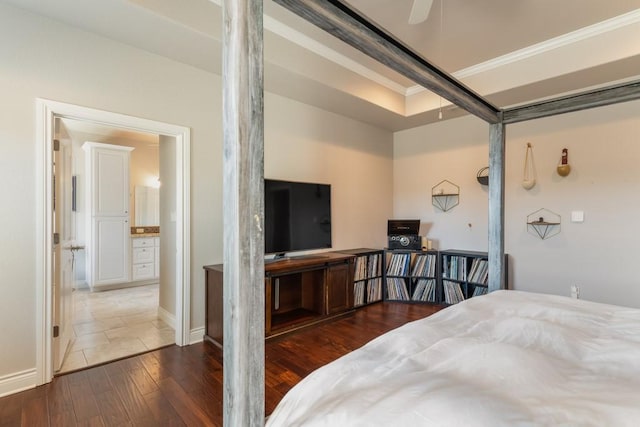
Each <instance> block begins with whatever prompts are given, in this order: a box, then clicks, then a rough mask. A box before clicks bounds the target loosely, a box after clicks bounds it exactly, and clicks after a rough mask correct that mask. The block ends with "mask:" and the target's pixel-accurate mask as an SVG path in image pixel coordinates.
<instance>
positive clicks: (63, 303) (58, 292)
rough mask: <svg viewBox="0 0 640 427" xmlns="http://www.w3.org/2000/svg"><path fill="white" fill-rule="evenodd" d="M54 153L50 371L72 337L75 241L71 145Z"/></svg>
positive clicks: (57, 367)
mask: <svg viewBox="0 0 640 427" xmlns="http://www.w3.org/2000/svg"><path fill="white" fill-rule="evenodd" d="M54 145H56V146H57V147H56V148H58V149H57V150H55V151H54V155H53V158H54V166H53V185H54V202H53V224H54V233H56V234H55V236H56V237H55V238H54V248H53V322H54V323H53V324H54V334H53V337H54V338H53V370H54V371H58V370H60V367H61V366H62V362H63V360H64V355H65V353H66V351H67V347H68V346H69V343H70V342H71V338H72V337H73V317H72V316H73V298H72V292H73V284H74V252H73V251H74V250H75V247H74V238H75V229H74V224H73V213H72V197H73V188H72V183H71V176H72V172H71V165H72V163H71V162H72V157H71V144H70V143H69V141H60V142H58V143H56V144H54Z"/></svg>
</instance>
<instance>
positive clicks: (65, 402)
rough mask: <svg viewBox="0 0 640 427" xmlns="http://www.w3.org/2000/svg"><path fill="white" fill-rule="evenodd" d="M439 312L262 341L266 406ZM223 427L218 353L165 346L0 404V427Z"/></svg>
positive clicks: (372, 318) (381, 312) (368, 316)
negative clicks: (370, 345) (328, 368)
mask: <svg viewBox="0 0 640 427" xmlns="http://www.w3.org/2000/svg"><path fill="white" fill-rule="evenodd" d="M440 308H441V307H439V306H432V305H422V304H402V303H389V302H385V303H378V304H374V305H371V306H368V307H365V308H361V309H358V310H357V311H356V312H355V313H353V314H352V315H348V316H345V317H342V318H340V319H338V320H335V321H333V322H330V323H324V324H320V325H317V326H314V327H311V328H307V329H303V330H300V331H297V332H295V333H292V334H290V335H286V336H281V337H277V338H273V339H270V340H269V341H267V343H266V348H265V352H266V363H265V385H266V387H265V391H266V393H265V409H266V413H267V414H270V413H271V412H272V411H273V409H274V408H275V406H276V405H277V404H278V402H279V401H280V399H281V398H282V396H284V394H285V393H286V392H287V391H288V390H289V389H291V387H293V386H294V385H295V384H297V383H298V382H299V381H300V380H301V379H302V378H304V377H305V376H306V375H308V374H309V373H310V372H311V371H313V370H315V369H317V368H318V367H320V366H322V365H325V364H327V363H329V362H331V361H333V360H335V359H337V358H338V357H340V356H342V355H344V354H346V353H349V352H350V351H352V350H354V349H356V348H358V347H361V346H362V345H363V344H365V343H366V342H368V341H370V340H371V339H373V338H375V337H377V336H379V335H381V334H383V333H385V332H387V331H389V330H391V329H393V328H396V327H398V326H400V325H402V324H404V323H406V322H408V321H411V320H415V319H420V318H423V317H426V316H428V315H430V314H432V313H434V312H436V311H438V310H439V309H440ZM20 425H22V426H65V427H68V426H115V425H118V426H146V425H148V426H158V425H167V426H174V425H175V426H183V425H187V426H200V425H202V426H221V425H222V351H221V350H220V349H218V348H217V347H215V346H214V345H212V344H210V343H207V342H205V343H198V344H194V345H190V346H187V347H177V346H171V347H165V348H163V349H160V350H155V351H152V352H149V353H145V354H142V355H139V356H134V357H131V358H128V359H123V360H119V361H116V362H112V363H108V364H105V365H102V366H97V367H93V368H88V369H86V370H83V371H78V372H74V373H70V374H65V375H61V376H58V377H56V378H54V380H53V381H52V382H51V383H50V384H46V385H44V386H40V387H37V388H35V389H32V390H28V391H24V392H21V393H16V394H13V395H11V396H7V397H4V398H2V399H0V426H20Z"/></svg>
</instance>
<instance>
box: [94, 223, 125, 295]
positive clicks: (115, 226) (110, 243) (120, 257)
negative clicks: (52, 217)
mask: <svg viewBox="0 0 640 427" xmlns="http://www.w3.org/2000/svg"><path fill="white" fill-rule="evenodd" d="M129 235H130V229H129V218H128V217H95V218H94V219H93V239H92V241H93V250H94V256H95V258H94V264H93V265H94V276H93V285H94V286H100V285H108V284H115V283H125V282H128V281H129V265H130V263H129Z"/></svg>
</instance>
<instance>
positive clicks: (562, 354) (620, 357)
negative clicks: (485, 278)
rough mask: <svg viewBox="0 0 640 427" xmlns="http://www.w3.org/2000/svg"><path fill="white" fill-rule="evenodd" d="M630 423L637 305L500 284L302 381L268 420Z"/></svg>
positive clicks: (638, 363)
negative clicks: (499, 288)
mask: <svg viewBox="0 0 640 427" xmlns="http://www.w3.org/2000/svg"><path fill="white" fill-rule="evenodd" d="M534 425H535V426H539V425H550V426H551V425H553V426H559V425H562V426H638V425H640V310H638V309H632V308H625V307H619V306H613V305H606V304H598V303H592V302H587V301H582V300H575V299H570V298H566V297H560V296H552V295H543V294H534V293H526V292H519V291H496V292H492V293H491V294H489V295H485V296H481V297H475V298H471V299H469V300H466V301H464V302H462V303H460V304H456V305H454V306H451V307H448V308H446V309H444V310H441V311H440V312H438V313H436V314H434V315H432V316H430V317H428V318H425V319H422V320H418V321H415V322H411V323H408V324H406V325H404V326H402V327H400V328H398V329H395V330H393V331H390V332H388V333H387V334H385V335H382V336H380V337H378V338H377V339H375V340H373V341H371V342H369V343H368V344H366V345H365V346H363V347H362V348H360V349H358V350H356V351H354V352H352V353H350V354H348V355H346V356H344V357H342V358H340V359H338V360H336V361H335V362H333V363H330V364H328V365H326V366H324V367H322V368H320V369H318V370H316V371H315V372H313V373H312V374H311V375H309V376H308V377H306V378H305V379H304V380H302V381H301V382H300V383H299V384H298V385H296V386H295V387H294V388H293V389H292V390H291V391H290V392H289V393H288V394H287V395H286V396H285V397H284V398H283V400H282V401H281V402H280V404H279V405H278V407H277V408H276V409H275V411H274V412H273V414H272V415H271V416H270V417H269V419H268V421H267V426H269V427H276V426H287V427H292V426H332V427H335V426H534Z"/></svg>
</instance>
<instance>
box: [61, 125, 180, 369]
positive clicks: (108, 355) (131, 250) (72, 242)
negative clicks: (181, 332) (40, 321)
mask: <svg viewBox="0 0 640 427" xmlns="http://www.w3.org/2000/svg"><path fill="white" fill-rule="evenodd" d="M54 134H55V137H56V141H58V142H57V145H54V159H55V161H54V172H55V174H54V176H55V179H54V181H55V183H56V191H55V192H54V194H55V195H59V196H56V197H55V198H54V227H57V228H59V229H60V232H59V233H58V234H60V235H61V244H60V245H56V246H54V247H55V248H58V250H57V251H54V254H55V255H57V254H58V253H62V254H66V255H69V253H70V258H71V259H72V262H71V263H70V264H71V265H72V266H73V267H74V268H73V270H74V271H73V273H74V276H73V278H74V280H72V282H73V283H65V282H64V280H61V279H64V278H65V277H67V276H68V275H69V274H67V275H60V274H58V270H60V272H61V273H64V271H65V269H64V267H65V265H66V264H61V263H60V262H57V259H58V258H56V257H55V256H54V264H53V273H54V275H53V276H54V294H56V295H57V294H61V295H63V296H66V295H71V297H70V298H68V297H67V298H66V301H65V300H63V301H58V300H56V299H55V298H54V310H53V312H54V324H55V325H59V326H60V327H59V328H58V329H59V338H56V337H54V367H53V368H54V372H55V373H56V374H60V373H66V372H70V371H73V370H77V369H82V368H86V367H89V366H94V365H97V364H100V363H104V362H108V361H111V360H116V359H120V358H122V357H127V356H130V355H134V354H139V353H141V352H145V351H149V350H154V349H157V348H159V347H162V346H165V345H170V344H174V343H175V331H174V325H175V321H173V315H171V314H170V313H174V312H175V310H174V307H172V306H168V304H169V303H172V302H173V300H174V297H173V295H174V294H175V290H174V289H173V286H172V285H173V281H168V280H166V278H165V277H163V278H161V277H160V270H163V274H165V275H166V274H170V272H171V271H175V269H174V266H169V265H166V266H165V267H164V268H162V269H161V268H160V260H161V258H164V262H165V263H166V262H168V263H170V264H174V263H175V260H172V259H168V260H167V258H169V257H165V256H163V257H161V256H160V240H161V236H162V233H160V231H161V230H162V231H166V232H168V233H171V227H170V226H167V227H166V229H164V228H163V227H160V217H161V215H160V214H161V212H160V205H161V204H160V194H161V193H162V194H163V199H164V198H168V199H169V200H175V194H174V192H175V189H174V186H173V185H167V184H170V182H169V181H171V179H169V178H168V177H167V175H168V174H170V173H172V171H173V170H174V169H175V168H173V167H170V168H168V169H169V170H168V171H166V170H165V171H162V172H163V173H162V175H163V176H164V178H165V179H163V180H164V181H165V186H164V187H163V188H161V180H160V176H161V171H160V153H161V150H160V145H161V139H160V135H157V134H151V133H142V132H138V131H135V132H134V131H131V130H129V129H122V128H119V127H112V126H107V125H103V124H96V123H92V122H86V121H81V120H76V119H71V118H60V117H57V118H56V120H55V128H54ZM169 139H170V140H169ZM162 141H163V142H162V144H163V145H167V144H168V145H169V147H163V149H162V154H163V156H164V157H167V156H168V157H170V159H169V160H170V161H172V162H173V153H172V151H175V150H174V146H175V139H174V138H169V137H164V138H163V139H162ZM67 147H70V148H71V153H72V156H71V162H60V161H59V159H58V158H59V157H62V158H63V159H64V158H65V157H64V156H62V155H61V154H63V153H66V152H67V151H68V150H65V148H67ZM56 148H57V151H56ZM67 157H68V155H67ZM125 159H126V163H123V162H124V161H125ZM92 160H96V161H97V163H96V165H95V167H92V166H91V162H92ZM114 160H117V161H116V162H115V163H114ZM163 160H164V161H163V163H164V164H165V165H166V164H167V159H163ZM121 161H122V162H121ZM67 163H71V169H72V170H71V171H70V172H67V173H66V174H63V173H62V172H63V171H64V169H63V168H62V167H63V166H67ZM88 166H89V169H87V167H88ZM104 168H108V170H103V169H104ZM59 169H60V170H59ZM67 169H68V167H67ZM89 170H91V171H93V173H89V172H88V171H89ZM69 176H71V178H69ZM58 178H62V179H58ZM123 179H124V180H125V181H122V180H123ZM71 184H72V185H71ZM57 187H62V188H63V189H66V191H58V188H57ZM125 187H126V188H125ZM67 193H68V194H71V197H60V196H64V195H65V194H67ZM163 201H164V200H163ZM127 202H128V203H127ZM162 205H163V207H164V206H165V205H167V204H166V203H163V204H162ZM95 209H99V211H97V212H96V211H95ZM109 209H111V211H113V210H114V209H115V210H118V209H122V211H123V213H122V215H118V216H109V217H102V215H101V214H100V211H102V212H105V211H106V210H109ZM170 210H171V209H170V207H169V208H167V209H165V211H164V212H162V213H163V215H162V216H166V215H168V214H169V211H170ZM58 213H60V214H61V216H62V218H61V219H60V220H56V219H57V218H58V216H59V215H57V214H58ZM96 215H97V216H96ZM105 222H106V223H107V231H106V233H105V234H106V235H105V236H104V238H103V237H101V236H100V235H94V236H92V233H93V232H95V231H97V230H99V229H100V228H96V227H94V225H95V224H97V225H100V224H103V225H104V223H105ZM164 222H165V225H167V224H169V222H168V221H164ZM94 223H95V224H94ZM114 224H115V227H114ZM56 231H57V230H56V229H54V232H56ZM167 237H168V238H169V239H170V240H171V242H169V244H166V245H164V246H165V247H164V249H165V250H171V249H173V246H174V244H173V241H174V239H173V238H172V237H171V236H170V235H168V236H167ZM104 239H106V241H104V242H101V245H102V246H101V247H99V248H98V247H97V246H96V245H97V244H98V242H99V241H102V240H104ZM98 272H100V273H98ZM98 275H99V276H100V278H105V277H107V278H109V280H107V281H108V282H110V284H109V285H105V284H104V282H105V280H102V281H101V283H100V285H98V283H97V280H96V279H97V278H98V277H97V276H98ZM57 278H60V280H59V282H60V283H56V282H55V280H56V279H57ZM91 278H92V279H91ZM58 290H60V291H61V292H56V291H58ZM161 297H162V298H161ZM161 299H162V304H161ZM69 300H70V302H72V304H69ZM69 306H72V307H70V308H71V309H69ZM57 308H60V311H58V310H57ZM69 326H70V327H69ZM67 342H68V345H65V344H66V343H67Z"/></svg>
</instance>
